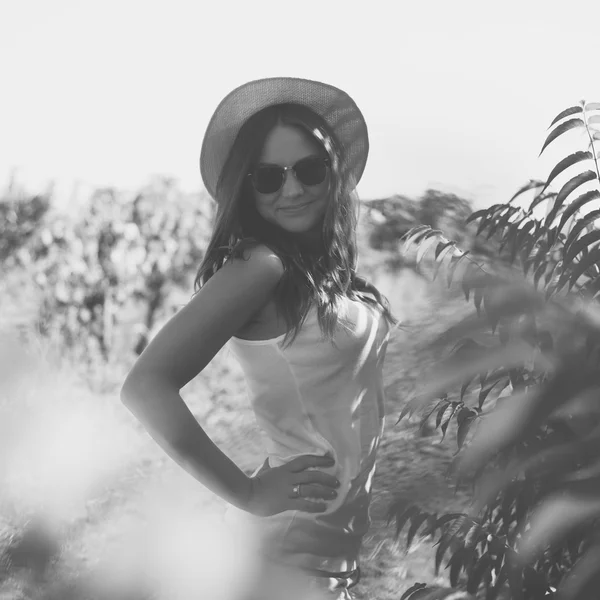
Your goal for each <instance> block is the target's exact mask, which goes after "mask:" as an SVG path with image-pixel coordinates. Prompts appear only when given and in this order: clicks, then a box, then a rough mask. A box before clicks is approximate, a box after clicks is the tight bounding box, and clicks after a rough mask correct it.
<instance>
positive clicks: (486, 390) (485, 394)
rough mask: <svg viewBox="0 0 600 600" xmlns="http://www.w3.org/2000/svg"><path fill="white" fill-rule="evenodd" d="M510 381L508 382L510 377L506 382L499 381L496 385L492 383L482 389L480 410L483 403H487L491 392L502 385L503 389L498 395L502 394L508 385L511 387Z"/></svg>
mask: <svg viewBox="0 0 600 600" xmlns="http://www.w3.org/2000/svg"><path fill="white" fill-rule="evenodd" d="M509 383H510V381H509V380H508V377H507V378H506V379H504V380H498V381H495V382H494V383H492V384H491V385H489V384H488V385H486V387H482V388H481V391H480V392H479V404H478V406H479V409H480V410H481V409H482V408H483V403H484V402H485V400H486V398H487V397H488V395H489V394H490V392H491V391H492V390H493V389H494V388H495V387H496V386H497V385H501V384H503V385H502V387H501V388H500V389H499V391H498V393H500V392H501V391H502V390H503V389H504V388H505V387H506V386H507V385H509Z"/></svg>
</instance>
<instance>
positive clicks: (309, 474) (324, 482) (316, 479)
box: [292, 471, 340, 489]
mask: <svg viewBox="0 0 600 600" xmlns="http://www.w3.org/2000/svg"><path fill="white" fill-rule="evenodd" d="M292 479H293V482H294V485H295V484H297V483H302V484H310V483H318V484H320V485H321V486H327V487H330V488H334V489H337V488H338V487H339V486H340V482H339V481H338V480H337V479H336V478H335V477H334V476H333V475H329V474H328V473H323V471H305V472H303V473H298V474H296V475H294V476H293V478H292Z"/></svg>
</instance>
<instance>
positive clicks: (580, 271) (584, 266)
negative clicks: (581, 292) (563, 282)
mask: <svg viewBox="0 0 600 600" xmlns="http://www.w3.org/2000/svg"><path fill="white" fill-rule="evenodd" d="M598 261H600V248H595V249H594V250H592V251H591V252H590V253H589V255H588V256H586V257H585V258H584V259H583V260H581V261H579V262H578V263H577V265H575V266H574V267H573V269H572V271H571V273H570V277H569V289H571V288H572V287H573V286H574V285H575V284H576V283H577V280H578V279H579V278H580V277H581V276H582V275H584V274H585V272H586V271H587V270H588V269H589V268H590V267H593V266H594V265H595V264H597V263H598ZM567 273H568V272H567ZM561 279H562V278H561ZM561 287H562V286H561ZM557 289H560V288H557Z"/></svg>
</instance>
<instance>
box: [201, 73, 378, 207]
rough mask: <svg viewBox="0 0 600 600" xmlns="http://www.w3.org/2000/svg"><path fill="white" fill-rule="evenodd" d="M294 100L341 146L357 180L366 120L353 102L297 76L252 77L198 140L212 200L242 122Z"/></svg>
mask: <svg viewBox="0 0 600 600" xmlns="http://www.w3.org/2000/svg"><path fill="white" fill-rule="evenodd" d="M287 102H293V103H296V104H302V105H304V106H307V107H308V108H310V109H312V110H313V111H314V112H315V113H317V114H318V115H320V116H321V117H322V118H323V119H324V120H325V122H326V123H327V124H328V125H329V127H330V128H331V130H332V131H333V133H334V135H335V138H336V140H337V142H338V143H339V144H340V146H341V147H342V151H343V155H344V161H345V165H344V166H345V168H346V169H347V170H348V172H349V173H350V174H351V175H352V180H353V182H354V184H357V183H358V182H359V181H360V178H361V177H362V174H363V172H364V169H365V166H366V163H367V156H368V153H369V135H368V131H367V124H366V122H365V119H364V117H363V115H362V113H361V112H360V110H359V108H358V106H357V105H356V103H355V102H354V100H352V98H351V97H350V96H349V95H348V94H347V93H346V92H344V91H343V90H340V89H338V88H336V87H334V86H332V85H329V84H326V83H322V82H319V81H312V80H309V79H300V78H296V77H271V78H268V79H257V80H254V81H250V82H248V83H245V84H244V85H241V86H240V87H238V88H236V89H234V90H233V91H232V92H230V93H229V94H228V95H227V96H225V98H224V99H223V100H222V101H221V103H220V104H219V106H218V107H217V109H216V110H215V112H214V114H213V116H212V118H211V120H210V122H209V124H208V127H207V128H206V133H205V134H204V139H203V142H202V149H201V151H200V173H201V175H202V180H203V182H204V185H205V187H206V189H207V191H208V193H209V194H210V195H211V196H212V198H213V199H216V188H217V182H218V180H219V176H220V174H221V170H222V169H223V165H224V164H225V161H226V160H227V157H228V156H229V152H230V150H231V147H232V145H233V143H234V141H235V139H236V137H237V135H238V133H239V131H240V128H241V127H242V125H243V124H244V123H245V122H246V121H247V120H248V119H249V118H250V117H251V116H252V115H253V114H255V113H257V112H258V111H260V110H262V109H263V108H266V107H267V106H272V105H274V104H282V103H287Z"/></svg>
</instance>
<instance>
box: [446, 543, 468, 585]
mask: <svg viewBox="0 0 600 600" xmlns="http://www.w3.org/2000/svg"><path fill="white" fill-rule="evenodd" d="M473 554H474V551H473V550H472V549H471V550H469V549H467V548H458V550H456V552H455V553H454V554H453V555H452V557H451V558H450V560H449V561H448V564H447V565H446V568H448V567H450V585H451V586H452V587H456V586H457V585H458V578H459V576H460V572H461V571H462V569H463V568H465V567H466V566H467V565H468V563H469V559H471V558H472V557H473Z"/></svg>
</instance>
